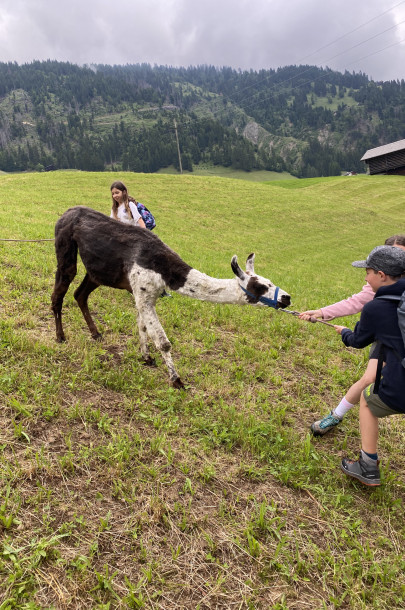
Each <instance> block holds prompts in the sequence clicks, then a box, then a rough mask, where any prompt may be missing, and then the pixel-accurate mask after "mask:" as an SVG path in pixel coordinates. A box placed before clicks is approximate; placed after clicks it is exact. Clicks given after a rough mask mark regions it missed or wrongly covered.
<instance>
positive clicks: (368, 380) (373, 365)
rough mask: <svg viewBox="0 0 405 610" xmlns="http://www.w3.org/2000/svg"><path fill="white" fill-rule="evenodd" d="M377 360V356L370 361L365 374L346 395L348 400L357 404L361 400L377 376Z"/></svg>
mask: <svg viewBox="0 0 405 610" xmlns="http://www.w3.org/2000/svg"><path fill="white" fill-rule="evenodd" d="M377 362H378V360H377V359H376V358H373V359H372V360H369V361H368V364H367V368H366V370H365V371H364V374H363V376H362V377H361V378H360V379H359V380H358V381H356V383H354V384H353V385H352V386H351V388H350V389H349V390H348V391H347V394H346V396H345V398H346V400H347V402H350V403H351V404H352V405H355V404H356V403H358V402H359V400H360V396H361V393H362V391H363V390H365V388H368V386H369V385H371V384H372V383H374V381H375V376H376V372H377Z"/></svg>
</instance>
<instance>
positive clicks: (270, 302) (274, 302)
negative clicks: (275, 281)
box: [239, 284, 280, 309]
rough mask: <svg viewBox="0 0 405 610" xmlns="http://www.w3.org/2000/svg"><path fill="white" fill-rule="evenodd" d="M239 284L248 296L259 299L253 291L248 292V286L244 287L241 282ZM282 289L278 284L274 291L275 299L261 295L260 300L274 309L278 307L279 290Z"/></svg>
mask: <svg viewBox="0 0 405 610" xmlns="http://www.w3.org/2000/svg"><path fill="white" fill-rule="evenodd" d="M239 286H240V287H241V288H242V290H243V292H245V293H246V294H247V295H248V297H252V298H253V299H257V297H256V296H255V295H254V294H252V293H251V292H248V291H247V290H246V288H244V287H243V286H242V285H241V284H239ZM279 290H280V288H279V287H278V286H276V291H275V293H274V299H269V298H267V297H259V299H258V300H259V301H260V303H263V305H267V307H273V308H274V309H278V303H277V297H278V291H279Z"/></svg>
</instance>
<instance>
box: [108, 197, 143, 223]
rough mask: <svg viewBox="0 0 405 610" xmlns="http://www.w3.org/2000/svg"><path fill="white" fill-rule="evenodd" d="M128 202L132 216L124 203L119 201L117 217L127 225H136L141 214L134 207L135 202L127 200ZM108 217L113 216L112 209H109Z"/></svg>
mask: <svg viewBox="0 0 405 610" xmlns="http://www.w3.org/2000/svg"><path fill="white" fill-rule="evenodd" d="M128 203H129V208H130V210H131V212H132V217H131V215H130V214H128V212H127V211H126V209H125V205H124V204H123V203H121V204H120V205H119V206H118V210H117V218H118V220H120V221H121V222H125V223H126V224H127V225H136V224H138V220H139V219H140V218H141V215H140V213H139V212H138V208H137V207H136V205H135V203H134V202H133V201H129V202H128ZM110 217H111V218H114V215H113V213H112V210H111V214H110Z"/></svg>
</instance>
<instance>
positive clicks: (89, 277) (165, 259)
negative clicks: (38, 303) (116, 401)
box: [52, 206, 290, 388]
mask: <svg viewBox="0 0 405 610" xmlns="http://www.w3.org/2000/svg"><path fill="white" fill-rule="evenodd" d="M55 250H56V258H57V270H56V276H55V286H54V290H53V293H52V311H53V314H54V317H55V324H56V340H57V341H58V342H63V341H65V334H64V332H63V327H62V304H63V299H64V296H65V294H66V292H67V290H68V288H69V285H70V283H71V282H72V280H73V278H74V277H75V275H76V272H77V252H78V251H79V254H80V257H81V259H82V261H83V264H84V266H85V268H86V275H85V277H84V279H83V281H82V283H81V284H80V286H79V287H78V288H77V289H76V290H75V292H74V297H75V299H76V301H77V303H78V305H79V307H80V309H81V311H82V314H83V317H84V319H85V320H86V323H87V326H88V328H89V330H90V333H91V336H92V337H93V339H99V338H100V337H101V335H100V333H99V332H98V330H97V327H96V325H95V323H94V321H93V318H92V317H91V314H90V312H89V308H88V304H87V300H88V297H89V295H90V293H91V292H92V291H93V290H95V289H96V288H98V286H110V287H112V288H120V289H126V290H128V291H129V292H131V293H132V295H133V297H134V299H135V305H136V309H137V322H138V331H139V341H140V350H141V354H142V357H143V360H144V361H145V363H146V364H149V365H152V364H154V359H153V358H152V357H151V355H150V352H149V345H148V339H151V341H152V342H153V343H154V345H155V347H156V349H157V350H158V351H159V352H160V354H161V356H162V358H163V361H164V362H165V364H166V367H167V369H168V371H169V377H170V381H171V383H172V385H173V387H175V388H182V387H184V385H183V382H182V381H181V379H180V377H179V375H178V373H177V371H176V369H175V366H174V363H173V360H172V357H171V352H170V349H171V344H170V342H169V340H168V338H167V336H166V334H165V332H164V330H163V327H162V325H161V323H160V321H159V318H158V316H157V313H156V309H155V304H156V300H157V299H158V297H159V296H160V295H161V294H162V292H163V290H164V289H165V288H166V287H168V288H169V289H170V290H172V291H176V292H178V293H179V294H182V295H186V296H188V297H192V298H195V299H199V300H202V301H210V302H212V303H234V304H238V305H246V304H250V305H259V306H260V305H261V306H265V305H270V306H272V307H274V308H279V307H280V308H285V307H288V305H289V304H290V296H289V295H288V294H287V293H286V292H284V291H283V290H281V289H280V288H278V287H277V286H275V285H274V284H273V283H272V282H271V281H270V280H267V279H265V278H262V277H260V276H257V275H255V273H254V254H250V256H249V257H248V259H247V261H246V272H244V271H242V269H241V268H240V267H239V264H238V262H237V257H236V256H233V257H232V261H231V267H232V270H233V272H234V274H235V277H234V278H232V279H217V278H213V277H209V276H208V275H205V274H204V273H201V272H200V271H197V269H193V268H192V267H190V265H188V264H187V263H185V262H184V261H183V260H182V259H181V258H180V256H179V255H178V254H176V252H174V251H173V250H171V249H170V248H169V247H168V246H167V245H166V244H164V243H163V242H162V241H161V240H160V239H159V238H158V237H157V236H156V235H154V234H153V233H151V232H150V231H147V230H145V229H143V228H141V227H137V226H131V225H126V224H123V223H120V222H119V221H117V220H114V219H112V218H109V217H108V216H105V215H104V214H101V213H100V212H96V211H95V210H92V209H90V208H87V207H84V206H77V207H74V208H70V209H69V210H67V211H66V212H65V213H64V214H63V215H62V216H61V217H60V218H59V220H58V221H57V223H56V225H55Z"/></svg>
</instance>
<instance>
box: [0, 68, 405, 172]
mask: <svg viewBox="0 0 405 610" xmlns="http://www.w3.org/2000/svg"><path fill="white" fill-rule="evenodd" d="M404 102H405V82H404V81H403V80H402V81H390V82H378V83H376V82H373V81H370V80H369V78H368V77H367V76H366V75H365V74H362V73H359V74H355V73H349V72H345V73H344V74H342V73H340V72H335V71H332V70H330V69H328V68H325V69H323V68H317V67H315V66H288V67H284V68H279V69H277V70H260V71H253V70H251V71H237V70H233V69H231V68H215V67H212V66H197V67H188V68H172V67H167V66H150V65H148V64H136V65H126V66H108V65H95V66H90V67H89V66H87V67H79V66H76V65H73V64H70V63H62V62H56V61H49V60H48V61H46V62H33V63H29V64H24V65H21V66H20V65H18V64H16V63H0V170H3V171H7V172H12V171H23V170H26V169H42V168H44V167H47V166H54V167H56V168H77V169H82V170H89V171H100V170H104V169H109V170H119V169H123V170H131V171H140V172H153V171H156V170H158V169H159V168H162V167H167V166H169V165H172V164H174V165H175V166H177V167H178V166H179V156H178V148H177V140H176V136H177V137H178V142H179V148H180V151H181V162H182V167H183V169H184V170H189V171H192V169H193V166H194V165H196V164H198V163H200V162H209V163H214V164H218V165H224V166H232V167H234V168H239V169H244V170H246V171H250V170H252V169H269V170H275V171H283V170H287V171H289V172H291V173H292V174H294V175H296V176H299V177H315V176H328V175H338V174H340V172H341V171H345V170H355V171H364V170H365V166H364V163H362V162H361V161H360V158H361V156H362V155H363V153H364V152H365V151H366V150H367V149H369V148H373V147H375V146H379V145H382V144H386V143H388V142H392V141H395V140H399V139H402V138H405V103H404Z"/></svg>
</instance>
